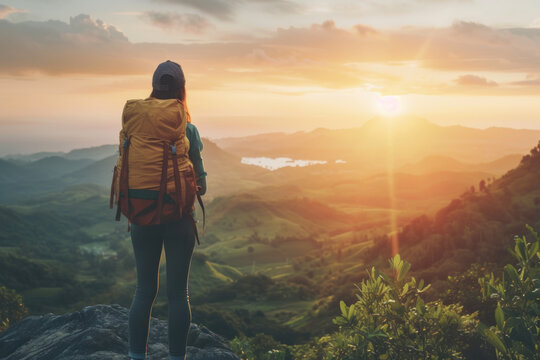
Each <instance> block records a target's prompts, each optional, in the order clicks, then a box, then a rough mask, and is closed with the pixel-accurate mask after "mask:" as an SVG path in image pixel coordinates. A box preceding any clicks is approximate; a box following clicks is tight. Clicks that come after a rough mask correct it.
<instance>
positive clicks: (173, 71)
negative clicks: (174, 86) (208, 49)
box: [152, 60, 186, 91]
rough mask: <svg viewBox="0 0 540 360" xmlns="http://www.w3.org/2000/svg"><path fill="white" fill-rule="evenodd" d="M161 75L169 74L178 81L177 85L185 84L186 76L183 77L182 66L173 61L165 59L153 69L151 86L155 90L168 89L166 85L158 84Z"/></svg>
mask: <svg viewBox="0 0 540 360" xmlns="http://www.w3.org/2000/svg"><path fill="white" fill-rule="evenodd" d="M163 75H170V76H172V77H173V79H175V80H176V81H177V83H178V87H179V88H181V87H183V86H184V85H185V84H186V78H185V77H184V72H183V71H182V67H181V66H180V65H178V64H177V63H175V62H174V61H171V60H167V61H165V62H162V63H161V64H159V65H158V67H157V68H156V71H154V76H153V77H152V87H153V88H154V89H155V90H161V91H166V90H169V87H168V85H166V84H160V79H161V78H162V77H163Z"/></svg>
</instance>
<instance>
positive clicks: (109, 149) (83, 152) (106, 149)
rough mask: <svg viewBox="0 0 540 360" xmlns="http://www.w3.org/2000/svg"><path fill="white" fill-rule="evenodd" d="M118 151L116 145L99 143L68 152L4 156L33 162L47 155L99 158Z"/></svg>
mask: <svg viewBox="0 0 540 360" xmlns="http://www.w3.org/2000/svg"><path fill="white" fill-rule="evenodd" d="M117 151H118V145H100V146H92V147H88V148H81V149H74V150H71V151H69V152H67V153H66V152H61V151H56V152H38V153H34V154H24V155H22V154H15V155H7V156H4V159H6V160H13V161H18V162H33V161H37V160H40V159H43V158H48V157H63V158H65V159H70V160H81V159H90V160H94V161H96V160H101V159H103V158H106V157H107V156H110V155H112V154H114V153H116V152H117Z"/></svg>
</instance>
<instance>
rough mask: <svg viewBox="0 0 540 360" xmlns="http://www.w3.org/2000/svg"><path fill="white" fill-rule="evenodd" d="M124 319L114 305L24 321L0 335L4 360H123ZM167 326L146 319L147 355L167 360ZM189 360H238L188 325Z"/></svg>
mask: <svg viewBox="0 0 540 360" xmlns="http://www.w3.org/2000/svg"><path fill="white" fill-rule="evenodd" d="M128 313H129V310H128V309H126V308H123V307H121V306H119V305H93V306H87V307H85V308H83V309H82V310H80V311H77V312H74V313H70V314H64V315H54V314H46V315H41V316H28V317H26V318H24V319H23V320H21V321H19V322H18V323H16V324H15V325H13V326H11V327H10V328H9V329H8V330H6V331H4V332H3V333H1V334H0V358H2V359H4V360H53V359H54V360H101V359H124V358H126V357H127V353H128V338H127V328H128ZM167 332H168V324H167V322H166V321H163V320H158V319H155V318H151V319H150V334H149V341H148V353H149V354H150V355H151V357H152V359H155V360H166V359H168V351H167V349H168V345H167V336H168V335H167ZM187 356H188V358H189V359H190V360H238V359H239V358H238V356H236V355H235V354H234V353H233V352H232V351H231V349H230V348H229V346H228V345H227V342H226V341H225V340H224V339H223V338H222V337H220V336H219V335H217V334H215V333H213V332H212V331H210V330H208V329H207V328H205V327H204V326H198V325H197V324H193V323H192V324H191V327H190V329H189V335H188V340H187Z"/></svg>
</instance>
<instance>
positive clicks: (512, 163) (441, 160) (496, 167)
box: [398, 154, 522, 176]
mask: <svg viewBox="0 0 540 360" xmlns="http://www.w3.org/2000/svg"><path fill="white" fill-rule="evenodd" d="M521 158H522V155H519V154H515V155H506V156H503V157H502V158H500V159H497V160H494V161H490V162H486V163H476V164H471V163H465V162H461V161H458V160H455V159H453V158H451V157H448V156H428V157H425V158H424V159H422V160H420V161H419V162H417V163H412V164H406V165H404V166H402V167H401V168H399V170H398V171H400V172H404V173H408V174H426V173H430V172H439V171H461V172H465V171H469V172H470V171H482V172H485V173H488V174H493V175H496V176H499V175H502V174H504V173H506V172H507V171H508V170H511V169H513V168H515V167H516V166H517V165H518V164H519V162H520V161H521Z"/></svg>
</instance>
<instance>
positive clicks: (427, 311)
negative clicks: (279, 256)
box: [295, 255, 477, 360]
mask: <svg viewBox="0 0 540 360" xmlns="http://www.w3.org/2000/svg"><path fill="white" fill-rule="evenodd" d="M390 267H391V270H392V272H393V274H394V278H390V277H389V276H387V275H386V274H384V273H382V272H380V271H378V270H376V269H375V268H372V269H371V272H370V274H369V278H368V279H366V280H364V281H362V283H361V284H360V286H357V289H358V293H357V294H356V297H357V301H356V302H355V303H354V304H352V305H350V306H347V305H346V303H345V302H344V301H341V303H340V309H341V315H340V316H338V317H337V318H335V319H334V323H335V324H337V325H339V332H337V333H334V334H332V335H328V336H324V337H322V338H320V339H319V340H318V341H316V342H314V343H312V344H311V345H308V346H305V345H304V346H300V347H298V348H296V349H295V351H296V353H295V356H298V357H300V358H303V359H336V360H338V359H342V360H346V359H351V360H352V359H400V360H406V359H411V360H412V359H414V360H416V359H462V358H464V355H463V350H464V349H466V348H467V344H468V340H469V337H470V335H471V334H473V333H474V330H475V329H476V326H477V320H476V313H474V314H472V315H463V314H462V307H461V306H460V305H456V304H452V305H444V304H442V303H441V302H440V301H434V302H428V303H425V302H424V301H423V299H422V297H421V295H422V293H423V292H424V291H426V290H427V289H428V288H429V286H424V282H423V281H422V280H421V281H420V282H417V281H416V279H415V278H414V277H411V278H410V279H409V280H408V281H406V277H407V274H408V271H409V269H410V264H409V263H407V262H404V261H403V260H401V258H400V256H399V255H396V256H395V257H394V258H392V259H390Z"/></svg>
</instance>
